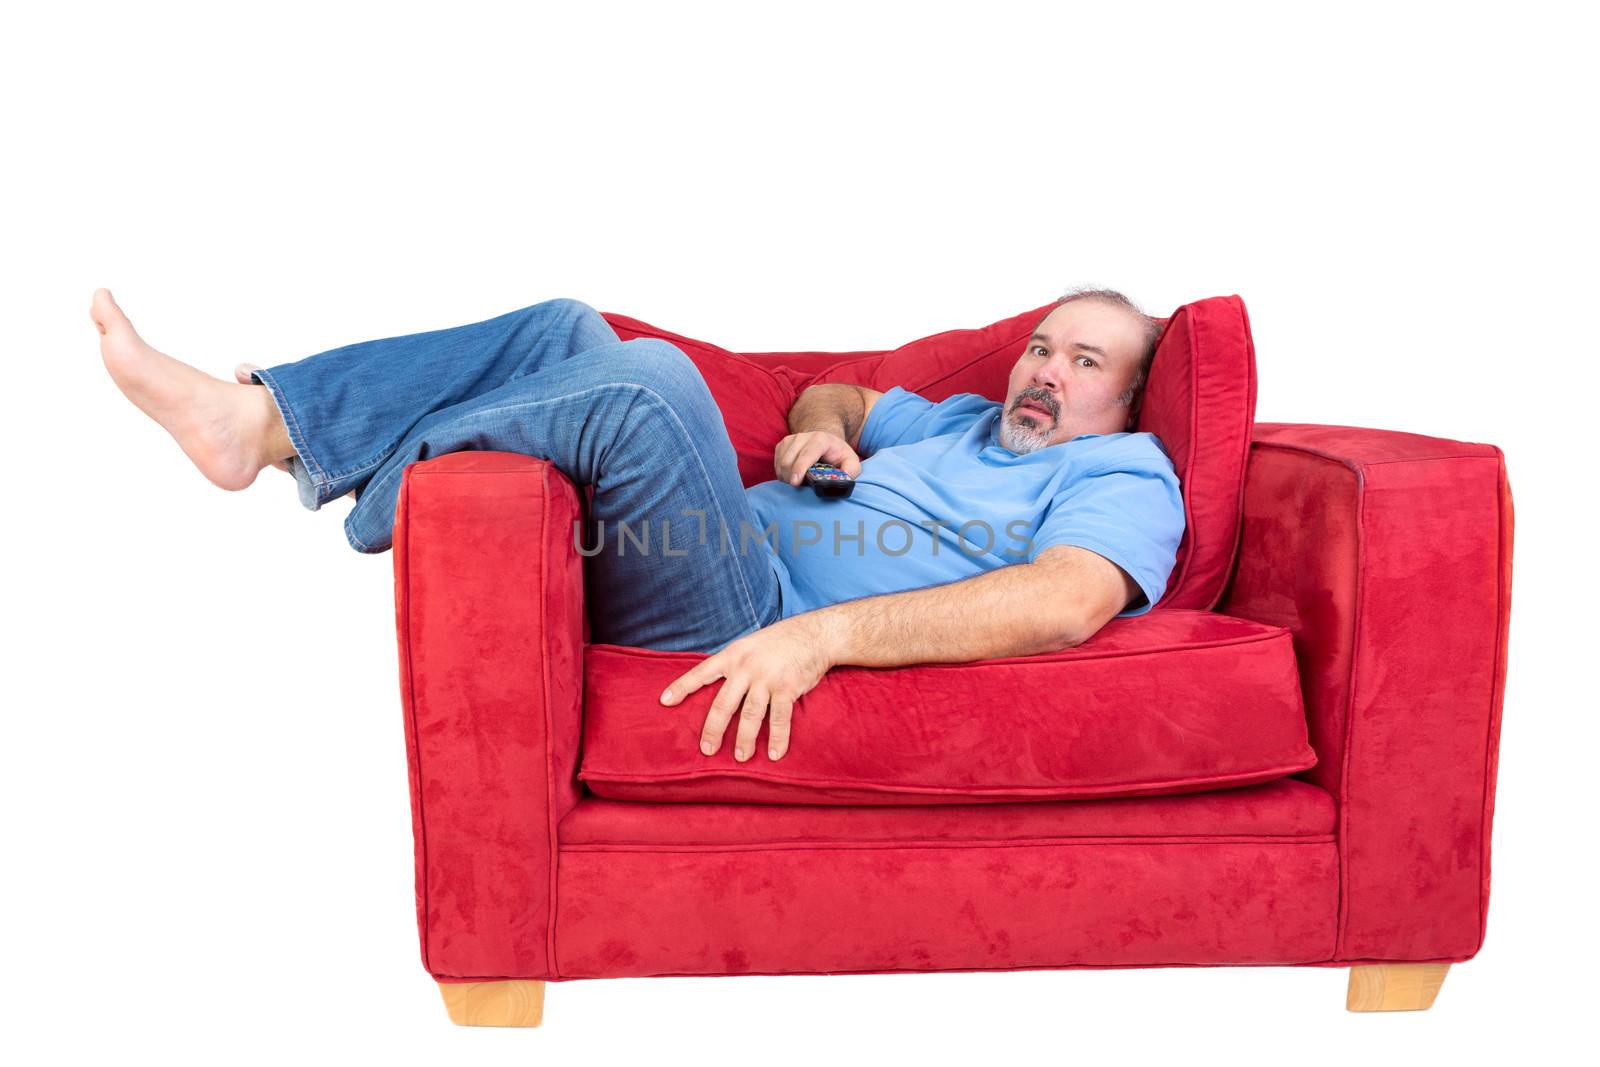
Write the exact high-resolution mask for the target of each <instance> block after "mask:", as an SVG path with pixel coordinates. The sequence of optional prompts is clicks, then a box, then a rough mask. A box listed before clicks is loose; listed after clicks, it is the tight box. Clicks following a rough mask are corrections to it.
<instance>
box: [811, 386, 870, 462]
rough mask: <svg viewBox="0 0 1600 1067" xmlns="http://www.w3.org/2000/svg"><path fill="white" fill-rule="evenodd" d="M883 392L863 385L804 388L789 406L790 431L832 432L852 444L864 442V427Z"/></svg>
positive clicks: (854, 448)
mask: <svg viewBox="0 0 1600 1067" xmlns="http://www.w3.org/2000/svg"><path fill="white" fill-rule="evenodd" d="M882 395H883V394H882V393H880V392H878V391H877V390H875V389H868V388H866V387H865V386H861V385H848V384H829V385H813V386H810V387H808V388H806V389H804V390H802V391H801V393H800V395H799V397H797V398H796V399H795V402H794V404H793V405H791V406H790V408H789V432H790V433H792V434H797V433H810V432H813V431H817V430H821V431H823V432H825V433H831V434H833V435H834V436H836V437H838V438H840V439H841V440H843V441H844V442H845V443H846V444H848V445H849V446H850V449H851V451H854V450H856V449H857V448H859V447H860V444H861V427H863V426H865V425H866V423H867V414H868V412H870V411H871V410H872V405H873V404H876V403H877V402H878V397H880V396H882Z"/></svg>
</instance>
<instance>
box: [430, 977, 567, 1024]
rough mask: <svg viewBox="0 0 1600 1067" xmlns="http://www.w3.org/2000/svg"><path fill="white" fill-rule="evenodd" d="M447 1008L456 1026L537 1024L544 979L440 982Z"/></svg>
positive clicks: (542, 1000) (539, 1020)
mask: <svg viewBox="0 0 1600 1067" xmlns="http://www.w3.org/2000/svg"><path fill="white" fill-rule="evenodd" d="M439 992H440V993H441V994H442V995H443V996H444V1007H445V1010H446V1011H448V1012H449V1013H450V1021H451V1022H453V1023H455V1024H456V1025H457V1026H538V1025H539V1023H540V1022H541V1021H542V1020H543V1019H544V982H543V981H537V980H529V981H516V982H440V983H439Z"/></svg>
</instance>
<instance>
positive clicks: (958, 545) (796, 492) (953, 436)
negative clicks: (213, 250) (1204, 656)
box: [730, 386, 1184, 618]
mask: <svg viewBox="0 0 1600 1067" xmlns="http://www.w3.org/2000/svg"><path fill="white" fill-rule="evenodd" d="M1003 407H1004V405H1003V404H1001V403H1000V402H999V401H995V400H989V399H987V398H985V397H982V396H978V395H977V394H975V393H959V394H957V395H955V396H952V397H950V398H949V399H948V400H944V401H941V402H940V403H937V404H935V403H933V402H932V401H930V400H927V399H925V398H923V397H920V396H918V395H917V394H915V393H909V392H907V391H906V390H904V389H902V388H900V387H899V386H895V387H894V388H892V389H890V390H889V391H888V392H886V393H884V394H883V395H882V396H880V397H879V398H878V401H877V403H875V404H874V405H873V406H872V410H871V411H870V412H869V413H868V415H867V421H866V423H865V425H863V426H862V427H861V439H860V442H859V446H860V447H859V448H858V449H857V451H858V453H859V454H860V455H862V456H863V457H865V458H863V459H862V461H861V474H860V476H859V477H857V478H856V487H855V491H854V492H853V493H851V495H850V496H848V497H845V498H842V499H841V498H834V499H826V498H821V497H818V496H817V495H816V494H815V493H814V492H812V490H811V489H810V487H809V486H806V485H804V484H802V485H800V486H798V487H796V486H791V485H788V484H787V483H785V482H782V481H778V480H777V479H774V480H772V481H768V482H762V483H760V484H759V485H752V486H750V487H749V488H748V489H746V490H745V493H746V495H747V497H748V498H749V501H750V506H751V509H752V510H753V511H754V513H755V518H756V521H757V526H758V527H759V529H758V530H755V531H751V532H750V534H749V539H750V540H749V543H750V544H751V546H752V550H753V543H754V541H755V539H756V538H757V537H758V536H759V537H762V538H764V540H765V542H766V544H767V546H768V547H767V550H768V551H769V552H770V553H771V554H772V555H773V556H774V558H775V559H776V564H775V570H776V571H777V575H778V583H779V586H780V587H781V589H782V591H783V615H784V617H785V618H787V617H788V616H790V615H796V614H799V613H800V612H803V611H811V610H812V609H814V608H820V607H825V606H827V605H829V604H835V603H838V602H839V601H842V600H853V599H855V598H857V597H864V596H876V595H878V594H881V593H898V592H902V591H904V590H907V589H921V588H923V587H925V586H930V585H942V584H944V583H947V582H953V581H958V580H960V579H963V578H970V577H972V576H974V575H977V574H982V573H984V572H985V571H990V570H994V569H995V568H997V567H1003V566H1006V565H1008V564H1012V563H1021V562H1032V561H1033V560H1034V559H1035V558H1036V557H1037V556H1038V555H1039V553H1041V552H1043V551H1044V550H1045V549H1046V548H1049V547H1051V546H1053V545H1076V546H1078V547H1079V548H1085V549H1088V550H1089V551H1091V552H1094V553H1096V554H1098V555H1101V556H1104V557H1105V558H1106V559H1108V560H1110V561H1111V562H1113V563H1115V564H1116V565H1117V566H1119V567H1121V568H1122V569H1123V570H1124V571H1126V572H1127V573H1128V574H1129V575H1130V576H1131V577H1132V578H1133V580H1134V581H1135V582H1137V583H1138V585H1139V588H1140V589H1141V590H1142V591H1143V593H1144V595H1143V596H1142V597H1136V598H1135V599H1134V601H1133V603H1132V604H1131V605H1130V606H1129V607H1127V608H1126V609H1124V610H1123V611H1122V613H1121V614H1122V615H1127V616H1132V615H1142V614H1144V613H1145V612H1146V611H1149V610H1150V607H1151V605H1153V604H1154V603H1155V602H1156V601H1157V600H1160V599H1161V594H1162V593H1163V592H1164V591H1165V590H1166V587H1167V579H1168V578H1169V577H1171V574H1172V567H1173V563H1174V561H1175V559H1176V557H1177V552H1178V542H1179V540H1180V539H1181V538H1182V537H1183V526H1184V518H1183V497H1182V495H1181V493H1180V492H1179V488H1178V477H1177V474H1176V473H1175V472H1174V470H1173V467H1172V461H1171V460H1170V459H1168V458H1167V454H1166V451H1165V449H1163V448H1162V446H1161V442H1160V441H1159V440H1157V438H1156V436H1155V435H1154V434H1149V433H1113V434H1082V435H1080V436H1078V437H1074V438H1073V439H1072V440H1070V441H1066V442H1063V443H1061V444H1056V445H1050V446H1048V447H1045V448H1041V449H1038V450H1036V451H1034V452H1030V453H1027V454H1025V455H1019V454H1017V453H1015V452H1013V451H1011V450H1010V449H1008V448H1006V447H1005V446H1004V445H1002V444H1000V439H999V427H1000V414H1001V410H1002V408H1003ZM730 544H731V542H730Z"/></svg>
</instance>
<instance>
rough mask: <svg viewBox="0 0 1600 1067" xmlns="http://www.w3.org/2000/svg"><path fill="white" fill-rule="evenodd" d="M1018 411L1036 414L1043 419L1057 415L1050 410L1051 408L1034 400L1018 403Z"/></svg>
mask: <svg viewBox="0 0 1600 1067" xmlns="http://www.w3.org/2000/svg"><path fill="white" fill-rule="evenodd" d="M1017 413H1018V414H1020V415H1036V416H1038V417H1039V418H1041V419H1053V418H1055V415H1054V414H1053V413H1052V412H1051V411H1050V409H1049V408H1047V407H1045V406H1044V405H1043V404H1039V403H1035V402H1034V401H1032V400H1024V401H1023V402H1022V403H1020V404H1018V405H1017Z"/></svg>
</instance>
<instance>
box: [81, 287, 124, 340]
mask: <svg viewBox="0 0 1600 1067" xmlns="http://www.w3.org/2000/svg"><path fill="white" fill-rule="evenodd" d="M89 315H90V317H91V318H93V319H94V324H95V325H96V326H98V327H99V328H100V332H101V333H102V334H110V333H113V332H120V331H123V330H126V331H127V332H128V333H130V334H131V333H133V323H131V322H129V321H128V316H126V315H124V314H123V313H122V309H121V308H120V307H118V306H117V301H116V299H115V298H113V297H112V295H111V290H110V289H96V290H95V291H94V303H92V304H91V305H90V306H89Z"/></svg>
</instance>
